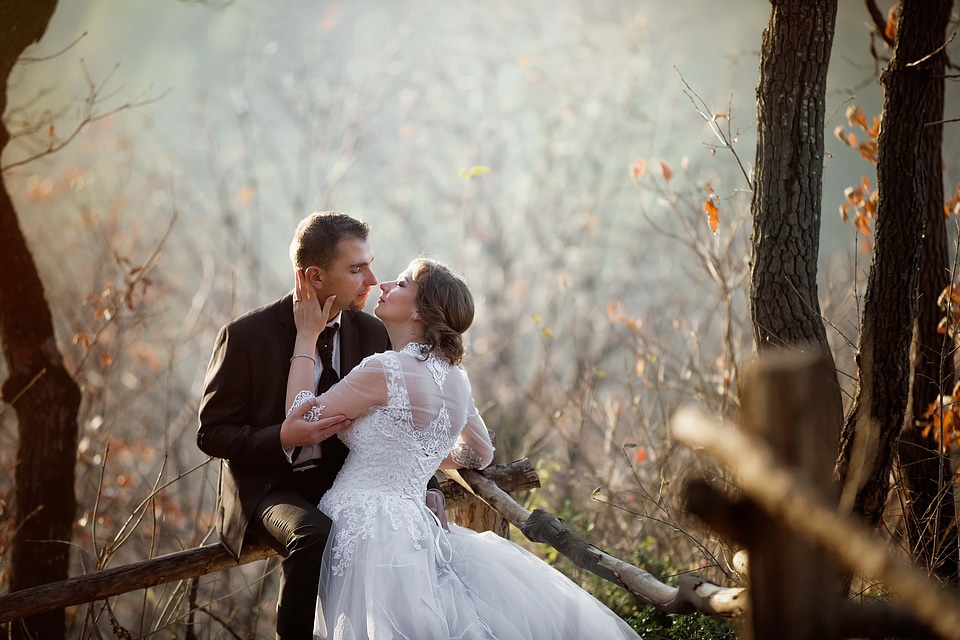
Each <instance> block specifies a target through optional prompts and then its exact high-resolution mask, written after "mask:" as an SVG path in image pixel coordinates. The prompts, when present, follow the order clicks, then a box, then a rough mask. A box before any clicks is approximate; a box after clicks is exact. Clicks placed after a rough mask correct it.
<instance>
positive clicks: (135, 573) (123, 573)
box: [0, 458, 540, 623]
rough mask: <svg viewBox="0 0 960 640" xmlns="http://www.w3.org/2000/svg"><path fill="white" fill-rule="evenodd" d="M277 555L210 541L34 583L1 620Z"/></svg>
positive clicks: (465, 500) (491, 478) (519, 467)
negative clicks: (235, 550)
mask: <svg viewBox="0 0 960 640" xmlns="http://www.w3.org/2000/svg"><path fill="white" fill-rule="evenodd" d="M482 477H483V478H484V479H485V480H486V481H488V482H490V483H492V484H493V485H494V486H500V487H503V488H504V489H506V490H507V491H523V490H526V489H530V488H533V487H538V486H540V480H539V478H538V477H537V473H536V471H535V470H534V468H533V465H532V464H530V461H529V460H527V459H526V458H523V459H521V460H517V461H514V462H510V463H506V464H499V465H494V466H492V467H490V468H488V469H485V470H484V471H483V476H482ZM441 486H442V488H443V491H444V495H446V497H447V508H448V509H452V510H454V511H456V510H457V509H460V508H463V507H464V506H466V505H467V504H469V503H470V502H474V501H475V500H476V499H475V498H474V496H473V494H472V493H471V492H469V491H468V490H467V489H464V488H463V487H461V486H460V485H459V484H458V483H456V482H454V481H452V480H446V481H444V482H443V483H441ZM464 526H470V523H469V522H466V523H464ZM276 555H277V553H276V552H275V551H273V549H271V548H269V547H266V546H264V545H259V544H247V545H244V550H243V555H242V556H241V558H240V562H239V563H237V561H236V560H234V559H233V558H232V557H231V556H230V554H228V553H227V552H226V551H225V550H224V549H223V547H222V546H221V545H220V544H210V545H205V546H202V547H199V548H196V549H185V550H183V551H177V552H174V553H169V554H167V555H163V556H158V557H156V558H150V559H148V560H142V561H140V562H135V563H133V564H128V565H124V566H121V567H114V568H111V569H104V570H102V571H96V572H93V573H89V574H86V575H82V576H77V577H74V578H68V579H66V580H61V581H58V582H52V583H49V584H43V585H38V586H35V587H30V588H28V589H22V590H20V591H15V592H13V593H10V594H7V595H5V596H2V597H0V623H2V622H9V621H11V620H17V619H19V618H25V617H28V616H32V615H36V614H39V613H44V612H46V611H53V610H55V609H63V608H66V607H70V606H74V605H78V604H83V603H86V602H94V601H96V600H103V599H105V598H110V597H113V596H118V595H120V594H123V593H128V592H130V591H136V590H138V589H146V588H149V587H154V586H157V585H160V584H167V583H170V582H176V581H178V580H187V579H190V578H196V577H199V576H203V575H206V574H208V573H214V572H216V571H223V570H225V569H231V568H233V567H237V566H239V565H242V564H248V563H250V562H256V561H257V560H264V559H266V558H270V557H274V556H276Z"/></svg>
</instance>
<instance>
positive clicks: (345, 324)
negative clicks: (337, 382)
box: [340, 311, 360, 378]
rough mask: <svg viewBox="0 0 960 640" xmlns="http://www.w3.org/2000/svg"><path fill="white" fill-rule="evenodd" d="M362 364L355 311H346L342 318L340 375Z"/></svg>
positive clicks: (344, 374)
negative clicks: (354, 318) (354, 319)
mask: <svg viewBox="0 0 960 640" xmlns="http://www.w3.org/2000/svg"><path fill="white" fill-rule="evenodd" d="M358 364H360V332H359V331H358V330H357V325H355V324H354V322H353V312H352V311H344V312H343V315H342V316H341V318H340V377H341V378H343V377H344V376H346V375H347V374H348V373H350V370H351V369H353V368H354V367H355V366H357V365H358Z"/></svg>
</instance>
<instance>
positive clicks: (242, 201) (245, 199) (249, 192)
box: [236, 185, 253, 207]
mask: <svg viewBox="0 0 960 640" xmlns="http://www.w3.org/2000/svg"><path fill="white" fill-rule="evenodd" d="M236 200H237V205H238V206H241V207H243V206H245V205H248V204H250V201H251V200H253V187H251V186H250V185H246V186H244V187H243V188H242V189H240V191H238V192H237V198H236Z"/></svg>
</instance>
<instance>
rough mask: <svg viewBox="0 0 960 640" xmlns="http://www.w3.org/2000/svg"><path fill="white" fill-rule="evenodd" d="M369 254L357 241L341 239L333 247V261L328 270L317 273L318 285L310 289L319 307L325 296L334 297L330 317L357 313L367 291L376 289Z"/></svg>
mask: <svg viewBox="0 0 960 640" xmlns="http://www.w3.org/2000/svg"><path fill="white" fill-rule="evenodd" d="M372 262H373V251H371V249H370V243H369V242H368V241H366V240H360V239H358V238H344V239H343V240H341V241H340V243H339V244H338V245H337V257H336V259H334V261H333V263H332V264H331V265H330V268H329V269H326V270H323V269H320V270H319V274H318V280H319V282H318V283H316V284H315V285H314V290H315V291H316V292H317V298H318V299H319V300H320V302H321V304H322V303H323V301H325V300H326V299H327V297H328V296H331V295H336V296H337V299H336V301H334V304H333V313H339V312H341V311H344V310H346V309H349V310H351V311H360V310H362V309H363V306H364V305H365V304H366V302H367V294H368V293H370V288H371V287H374V286H376V284H377V276H376V275H374V273H373V269H372V268H371V266H370V264H371V263H372Z"/></svg>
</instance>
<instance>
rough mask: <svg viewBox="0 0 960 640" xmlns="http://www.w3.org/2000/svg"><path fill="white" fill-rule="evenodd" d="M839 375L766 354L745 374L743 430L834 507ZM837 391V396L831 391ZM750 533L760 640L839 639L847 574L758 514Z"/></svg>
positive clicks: (807, 356)
mask: <svg viewBox="0 0 960 640" xmlns="http://www.w3.org/2000/svg"><path fill="white" fill-rule="evenodd" d="M836 384H837V377H836V372H835V370H834V369H833V367H832V364H831V362H830V359H829V358H827V357H826V355H824V354H821V353H818V352H816V351H813V350H811V351H807V352H800V351H781V352H771V353H765V354H763V356H762V357H761V358H759V359H758V360H757V361H756V362H754V363H753V364H752V365H751V366H750V367H749V368H748V369H747V371H746V372H745V376H744V380H743V386H742V392H741V393H742V404H741V407H742V411H743V429H744V431H745V432H746V433H748V434H751V435H753V436H754V437H756V438H758V439H760V440H762V441H763V442H765V443H766V444H767V446H768V447H770V449H771V450H772V451H773V452H774V454H775V456H776V457H777V458H778V459H779V461H780V462H781V463H782V464H784V465H785V466H786V467H788V468H789V469H791V471H792V472H793V473H794V474H795V476H796V477H797V478H798V479H799V480H800V481H801V482H803V483H804V484H806V485H807V486H808V487H809V488H810V489H812V490H813V491H814V492H815V493H818V494H819V495H821V496H822V497H824V498H826V499H827V500H828V501H829V502H830V503H832V504H836V502H837V497H838V489H837V484H836V483H835V481H834V479H833V478H834V475H833V469H834V462H835V459H836V455H837V447H838V441H839V434H840V423H839V421H840V420H841V419H842V408H841V407H836V406H833V402H832V401H831V400H830V398H835V397H836V395H835V386H836ZM831 387H833V388H831ZM754 515H755V518H752V520H753V522H752V523H751V526H749V527H746V528H744V530H743V531H742V533H743V534H744V540H745V541H746V545H747V553H748V565H749V594H750V603H751V617H752V626H753V637H754V638H780V639H782V640H810V639H813V638H817V639H818V640H832V639H834V638H839V637H840V636H839V629H838V620H839V616H838V611H837V610H838V607H839V606H840V602H842V600H843V597H842V596H843V595H844V594H843V593H842V592H841V587H842V571H841V569H840V567H839V566H838V565H837V564H836V563H835V562H833V561H832V559H830V560H828V559H827V556H826V554H825V553H824V551H823V549H820V548H817V547H814V546H813V545H811V544H808V543H807V542H805V541H804V540H802V539H800V538H799V537H798V536H797V535H796V534H795V533H793V532H792V531H791V530H790V528H789V526H788V525H786V524H784V523H782V522H778V521H776V520H774V519H773V518H771V517H770V516H769V515H767V514H766V513H765V512H762V511H760V510H759V509H756V510H755V514H754Z"/></svg>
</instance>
